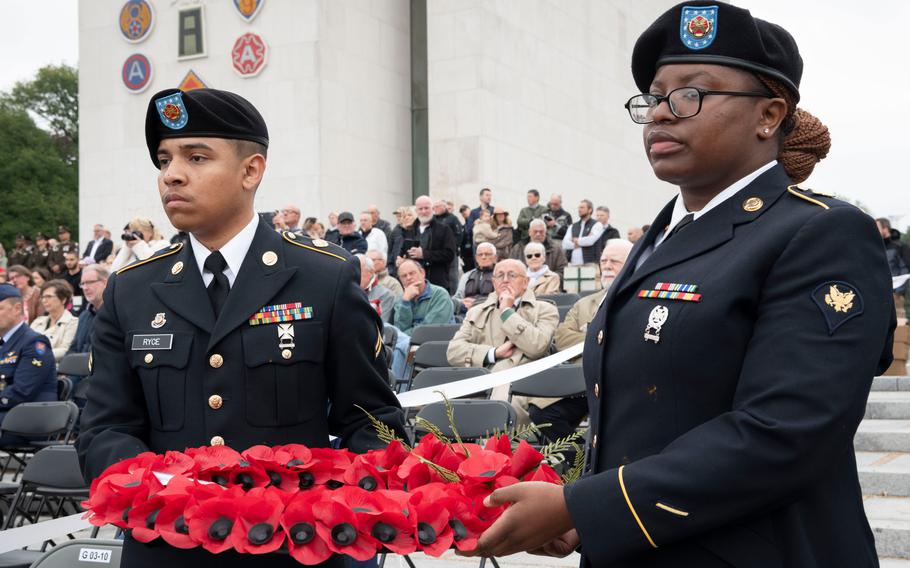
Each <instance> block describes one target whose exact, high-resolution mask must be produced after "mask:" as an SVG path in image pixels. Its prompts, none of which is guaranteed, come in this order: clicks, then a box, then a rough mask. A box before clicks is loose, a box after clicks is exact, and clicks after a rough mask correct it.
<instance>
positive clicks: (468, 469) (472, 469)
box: [458, 451, 509, 483]
mask: <svg viewBox="0 0 910 568" xmlns="http://www.w3.org/2000/svg"><path fill="white" fill-rule="evenodd" d="M508 467H509V458H507V457H506V456H504V455H502V454H500V453H498V452H488V451H482V452H475V453H474V454H472V455H471V457H469V458H468V459H466V460H464V461H463V462H461V464H460V465H459V466H458V476H459V477H461V479H462V481H464V482H466V483H489V482H491V481H495V480H496V478H497V477H499V476H500V475H504V474H505V473H506V472H507V471H508Z"/></svg>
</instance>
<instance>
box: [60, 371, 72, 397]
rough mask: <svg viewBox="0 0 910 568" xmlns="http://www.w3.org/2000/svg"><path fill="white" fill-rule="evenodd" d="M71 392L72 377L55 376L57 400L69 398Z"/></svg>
mask: <svg viewBox="0 0 910 568" xmlns="http://www.w3.org/2000/svg"><path fill="white" fill-rule="evenodd" d="M72 394H73V379H71V378H69V377H66V376H61V377H57V400H69V399H70V395H72Z"/></svg>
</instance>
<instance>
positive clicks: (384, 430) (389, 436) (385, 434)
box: [354, 404, 411, 452]
mask: <svg viewBox="0 0 910 568" xmlns="http://www.w3.org/2000/svg"><path fill="white" fill-rule="evenodd" d="M354 406H356V407H357V408H359V409H360V410H361V412H363V413H364V414H366V415H367V418H368V419H369V420H370V424H372V425H373V429H374V430H376V437H377V438H379V441H380V442H384V443H386V444H391V443H392V441H393V440H398V441H399V442H401V445H402V447H403V448H404V449H405V450H407V451H408V452H410V451H411V446H409V445H408V443H407V442H405V441H404V440H402V439H401V438H399V437H398V435H397V434H396V433H395V431H394V430H392V428H391V427H389V425H388V424H386V423H385V422H383V421H382V420H379V419H378V418H376V417H375V416H373V415H372V414H370V411H369V410H367V409H366V408H364V407H362V406H360V405H359V404H355V405H354Z"/></svg>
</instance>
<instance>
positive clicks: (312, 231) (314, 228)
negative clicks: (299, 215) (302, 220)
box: [304, 219, 325, 239]
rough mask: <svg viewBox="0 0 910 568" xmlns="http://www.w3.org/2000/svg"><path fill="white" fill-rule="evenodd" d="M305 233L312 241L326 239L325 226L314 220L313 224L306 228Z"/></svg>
mask: <svg viewBox="0 0 910 568" xmlns="http://www.w3.org/2000/svg"><path fill="white" fill-rule="evenodd" d="M304 233H306V235H307V236H308V237H310V238H311V239H324V238H325V226H323V224H322V223H320V222H319V221H317V220H315V219H313V222H312V223H310V224H309V225H307V226H305V227H304Z"/></svg>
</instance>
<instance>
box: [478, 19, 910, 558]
mask: <svg viewBox="0 0 910 568" xmlns="http://www.w3.org/2000/svg"><path fill="white" fill-rule="evenodd" d="M632 70H633V75H634V78H635V82H636V85H637V86H638V88H639V89H640V90H641V92H642V93H644V94H642V95H636V96H634V97H632V98H631V99H630V100H629V102H628V103H627V105H626V107H627V109H628V111H629V114H630V115H631V117H632V119H633V120H634V121H635V122H636V123H640V124H644V128H643V132H644V143H645V151H646V153H647V156H648V159H649V161H650V163H651V166H652V168H653V169H654V172H655V174H656V175H657V177H658V178H659V179H661V180H664V181H668V182H670V183H673V184H675V185H677V186H679V188H680V194H679V196H677V197H675V198H674V199H673V200H672V201H671V202H670V203H668V204H667V205H666V206H665V207H664V208H663V210H662V211H661V212H660V213H659V214H658V216H657V218H656V219H655V220H654V222H653V223H652V224H651V228H650V229H649V230H648V232H647V234H646V235H645V236H644V237H643V238H642V239H641V240H639V242H638V243H636V245H635V248H634V249H633V251H632V253H631V255H630V257H629V260H628V261H627V263H626V266H625V268H624V270H623V272H622V273H621V274H620V276H619V277H618V278H617V281H616V282H615V283H614V284H613V286H612V287H611V288H610V291H609V293H608V294H607V296H606V299H605V301H604V303H603V304H602V305H601V307H600V309H599V310H598V312H597V315H596V316H595V318H594V320H593V321H592V322H591V324H590V325H589V326H588V332H587V337H586V341H585V349H584V370H585V377H586V381H587V385H588V401H589V410H590V443H589V448H588V451H589V456H590V458H589V464H588V465H589V467H590V473H589V474H588V475H586V476H585V477H583V478H582V479H581V480H579V481H577V482H576V483H573V484H570V485H568V486H566V487H565V488H559V487H552V486H547V485H544V484H538V485H532V484H518V485H514V486H512V487H508V488H505V489H503V490H500V491H497V492H496V493H494V494H493V495H492V496H491V499H490V501H491V504H493V505H495V504H498V503H502V502H512V503H514V505H513V506H512V508H511V509H509V510H507V511H506V513H505V514H504V515H503V517H502V518H501V519H500V521H498V522H497V524H496V525H494V527H492V528H491V529H490V530H489V531H487V533H486V534H484V535H483V537H482V538H481V539H480V542H479V544H478V550H477V553H478V554H485V555H489V554H496V555H502V554H508V553H511V552H514V551H517V550H532V551H535V552H538V553H542V554H552V555H565V554H567V553H569V552H570V551H572V550H574V549H576V548H577V547H579V546H580V548H581V552H582V558H583V564H584V565H586V566H597V567H610V568H620V567H621V568H632V567H634V568H657V567H661V568H664V567H666V568H670V567H673V568H679V567H692V568H696V567H697V568H712V567H731V566H733V567H737V568H746V567H749V568H751V567H755V568H783V567H786V568H806V567H826V568H827V567H849V568H864V567H871V566H878V560H877V558H876V551H875V544H874V539H873V536H872V532H871V531H870V529H869V525H868V523H867V521H866V517H865V514H864V511H863V503H862V496H861V492H860V486H859V483H858V480H857V471H856V461H855V456H854V451H853V436H854V433H855V431H856V428H857V426H858V424H859V422H860V420H861V419H862V417H863V414H864V410H865V404H866V399H867V396H868V393H869V389H870V385H871V382H872V378H873V376H875V375H876V374H877V373H880V372H882V371H883V370H884V369H885V368H887V366H888V364H889V363H890V360H891V335H892V333H893V329H894V325H895V317H894V305H893V302H892V300H891V290H890V288H891V286H890V277H889V273H888V268H887V264H886V260H885V254H884V250H883V247H882V244H881V239H880V238H879V237H878V234H877V231H876V228H875V224H874V222H873V220H872V219H871V218H869V217H868V216H867V215H865V214H864V213H862V212H861V211H860V210H859V209H857V208H855V207H853V206H851V205H849V204H847V203H844V202H841V201H838V200H836V199H832V198H830V197H827V196H825V195H824V194H822V193H820V192H815V191H810V190H807V189H801V188H799V187H798V186H797V185H795V184H796V183H800V182H802V181H804V180H805V178H807V177H808V175H809V173H810V172H811V171H812V168H813V166H814V164H815V163H816V162H817V161H818V160H819V159H820V158H822V157H823V156H824V155H825V154H826V153H827V150H828V146H829V137H828V134H827V129H826V128H825V127H824V126H823V125H822V124H821V123H820V122H818V120H817V119H815V118H814V117H812V116H811V115H809V114H808V113H805V112H804V111H801V110H799V109H797V108H796V103H797V101H798V100H799V81H800V77H801V74H802V60H801V58H800V56H799V52H798V50H797V46H796V43H795V41H794V40H793V38H792V37H791V36H790V34H789V33H787V32H786V31H785V30H784V29H783V28H781V27H779V26H776V25H774V24H771V23H768V22H765V21H762V20H759V19H756V18H753V17H752V16H751V14H750V13H749V12H748V11H747V10H744V9H742V8H739V7H736V6H731V5H729V4H726V3H720V2H718V3H716V4H712V3H706V2H690V3H686V4H681V5H678V6H676V7H674V8H672V9H671V10H669V11H668V12H666V13H665V14H664V15H662V16H661V17H660V18H658V19H657V20H656V21H655V22H654V23H653V24H652V25H651V27H649V28H648V29H647V30H646V31H645V32H644V33H643V34H642V36H641V37H640V38H639V40H638V42H637V44H636V46H635V49H634V52H633V55H632Z"/></svg>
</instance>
